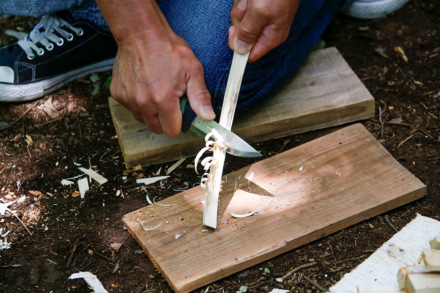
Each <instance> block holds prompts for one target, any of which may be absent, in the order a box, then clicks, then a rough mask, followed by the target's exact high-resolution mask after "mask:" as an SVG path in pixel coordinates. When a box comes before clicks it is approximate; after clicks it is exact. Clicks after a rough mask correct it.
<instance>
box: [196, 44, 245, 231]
mask: <svg viewBox="0 0 440 293" xmlns="http://www.w3.org/2000/svg"><path fill="white" fill-rule="evenodd" d="M248 58H249V53H248V54H245V55H240V54H238V53H236V52H234V56H233V57H232V64H231V70H230V72H229V77H228V83H227V85H226V92H225V98H224V99H223V106H222V112H221V114H220V121H219V124H220V125H221V126H223V127H225V128H227V129H229V130H230V129H231V128H232V122H233V120H234V114H235V108H236V106H237V100H238V94H239V92H240V87H241V81H242V79H243V74H244V70H245V68H246V64H247V61H248ZM225 156H226V152H225V151H224V150H221V151H219V152H214V160H215V162H216V163H214V164H212V165H211V169H210V171H209V175H208V183H207V185H206V199H205V209H204V211H203V225H205V226H207V227H210V228H213V229H216V228H217V208H218V200H219V194H220V188H221V181H222V174H223V166H224V163H225Z"/></svg>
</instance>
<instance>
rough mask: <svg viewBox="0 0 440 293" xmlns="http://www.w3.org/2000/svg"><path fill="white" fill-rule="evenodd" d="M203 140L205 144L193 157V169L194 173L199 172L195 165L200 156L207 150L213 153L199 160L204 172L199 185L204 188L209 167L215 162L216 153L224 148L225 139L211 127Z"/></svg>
mask: <svg viewBox="0 0 440 293" xmlns="http://www.w3.org/2000/svg"><path fill="white" fill-rule="evenodd" d="M205 142H206V144H205V145H206V146H205V147H204V148H202V149H201V150H200V151H199V152H198V153H197V156H196V158H195V159H194V169H195V171H196V173H197V174H199V173H198V172H197V165H198V163H199V160H200V158H201V157H202V156H203V154H204V153H205V152H207V151H209V152H212V153H213V155H212V156H207V157H206V158H204V159H203V160H202V161H201V162H200V165H202V166H203V170H204V171H205V173H204V174H203V175H202V179H201V180H200V186H201V187H202V188H203V189H206V184H207V182H208V174H209V169H210V168H211V166H213V165H216V164H217V161H216V159H215V158H216V153H219V152H221V151H222V150H223V149H225V148H226V144H225V140H224V139H223V137H222V136H221V135H220V134H219V133H218V132H217V131H216V130H215V129H212V131H211V132H210V133H208V134H207V135H206V136H205Z"/></svg>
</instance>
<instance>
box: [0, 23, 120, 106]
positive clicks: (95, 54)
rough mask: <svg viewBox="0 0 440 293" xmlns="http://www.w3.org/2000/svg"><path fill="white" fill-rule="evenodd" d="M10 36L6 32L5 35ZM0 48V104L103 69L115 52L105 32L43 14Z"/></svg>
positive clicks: (39, 94)
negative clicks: (26, 29) (12, 42)
mask: <svg viewBox="0 0 440 293" xmlns="http://www.w3.org/2000/svg"><path fill="white" fill-rule="evenodd" d="M10 34H11V33H10ZM15 36H16V37H19V38H20V40H19V41H18V42H17V43H15V44H12V45H9V46H6V47H3V48H0V102H19V101H28V100H32V99H36V98H40V97H42V96H44V95H45V94H48V93H51V92H53V91H55V90H57V89H59V88H60V87H62V86H63V85H65V84H66V83H67V82H69V81H71V80H74V79H76V78H78V77H81V76H84V75H87V74H90V73H92V72H99V71H104V70H109V69H111V68H112V67H113V63H114V59H115V56H116V52H117V45H116V42H115V40H114V38H113V36H112V34H111V33H110V32H106V31H104V30H102V29H100V28H99V27H97V26H96V25H94V24H92V23H91V22H89V21H87V20H84V19H72V18H70V17H69V16H66V15H63V16H62V17H60V16H55V15H46V16H44V17H43V18H42V19H41V22H40V23H39V24H38V25H36V26H35V27H34V29H33V30H32V31H31V32H30V33H29V34H28V35H27V34H24V33H17V32H15Z"/></svg>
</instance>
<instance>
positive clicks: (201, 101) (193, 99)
mask: <svg viewBox="0 0 440 293" xmlns="http://www.w3.org/2000/svg"><path fill="white" fill-rule="evenodd" d="M186 95H187V97H188V102H189V104H190V106H191V108H192V109H193V110H194V112H195V113H196V114H197V116H199V117H200V118H202V119H205V120H213V119H214V118H215V113H214V110H213V108H212V103H211V95H210V93H209V91H208V89H207V88H206V84H205V79H204V77H203V74H201V75H199V74H196V76H194V75H193V76H192V78H191V79H190V80H189V81H188V83H187V89H186Z"/></svg>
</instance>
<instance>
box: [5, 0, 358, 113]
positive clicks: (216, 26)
mask: <svg viewBox="0 0 440 293" xmlns="http://www.w3.org/2000/svg"><path fill="white" fill-rule="evenodd" d="M351 2H353V0H302V1H301V2H300V6H299V8H298V11H297V14H296V15H295V18H294V21H293V24H292V28H291V30H290V34H289V37H288V39H287V40H286V41H285V42H284V43H282V44H281V45H280V46H278V47H277V48H276V49H274V50H272V51H271V52H269V53H268V54H266V55H265V56H264V57H263V58H261V59H260V60H258V61H257V62H254V63H249V64H248V65H247V67H246V71H245V74H244V77H243V82H242V87H241V91H240V96H239V103H238V105H237V111H244V110H247V109H248V108H249V107H251V106H253V105H255V104H257V103H258V101H260V100H262V99H264V98H266V97H269V96H270V95H271V94H273V92H274V91H276V90H277V89H278V88H280V87H281V86H282V85H283V84H284V83H286V81H288V80H289V78H291V77H292V76H293V75H294V74H295V72H296V71H297V70H298V69H299V67H300V66H301V64H302V63H303V62H304V60H305V59H306V58H307V56H308V55H309V53H310V52H311V51H312V50H313V48H314V46H315V44H316V43H317V41H318V40H319V38H320V36H321V34H322V33H323V32H324V30H325V28H326V27H327V26H328V24H329V23H330V21H331V20H332V19H333V17H334V16H335V15H336V13H337V12H338V11H339V10H340V9H341V8H342V7H345V6H347V5H349V4H351ZM232 5H233V1H232V0H191V1H185V0H161V1H160V4H159V6H160V8H161V10H162V12H163V14H164V15H165V17H166V18H167V20H168V22H169V24H170V26H171V27H172V28H173V30H174V31H175V32H176V33H177V34H178V35H179V36H180V37H182V38H183V39H184V40H186V42H188V44H189V45H190V47H191V48H192V50H193V51H194V53H195V55H196V56H197V58H198V59H199V60H200V62H201V63H202V65H203V68H204V73H205V82H206V85H207V87H208V90H209V91H210V93H211V95H212V102H213V106H214V109H215V111H216V112H217V114H218V113H219V111H220V109H221V105H222V101H223V96H224V93H225V89H226V83H227V79H228V75H229V69H230V65H231V61H232V51H231V50H230V49H229V47H228V28H229V26H230V23H231V20H230V11H231V7H232ZM62 10H69V11H70V13H71V14H72V15H73V16H74V17H83V18H87V19H89V20H90V21H92V22H94V23H95V24H97V25H99V26H101V27H102V28H104V29H108V26H107V24H106V22H105V20H104V18H103V17H102V15H101V13H100V12H99V8H98V7H97V5H96V3H95V2H94V1H89V0H12V1H8V0H2V1H0V15H1V14H10V15H26V16H34V17H40V16H43V15H45V14H50V13H55V12H58V11H62Z"/></svg>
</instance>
